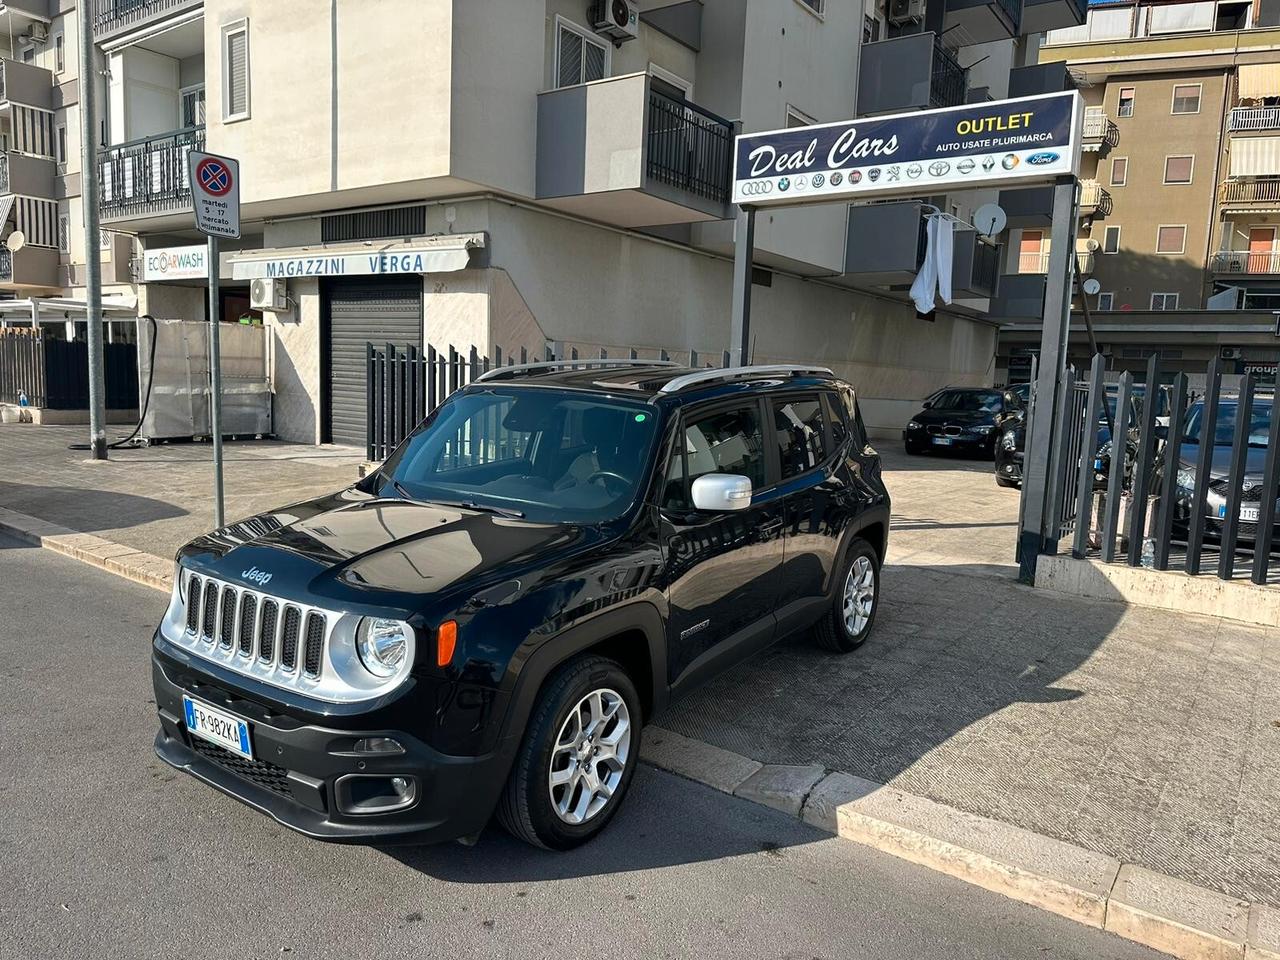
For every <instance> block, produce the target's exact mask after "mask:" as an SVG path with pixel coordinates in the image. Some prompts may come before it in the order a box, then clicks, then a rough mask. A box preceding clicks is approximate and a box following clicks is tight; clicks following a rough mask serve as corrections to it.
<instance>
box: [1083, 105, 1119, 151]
mask: <svg viewBox="0 0 1280 960" xmlns="http://www.w3.org/2000/svg"><path fill="white" fill-rule="evenodd" d="M1119 143H1120V128H1119V127H1117V126H1116V125H1115V123H1114V121H1112V119H1111V118H1110V117H1108V116H1107V115H1106V114H1103V113H1086V114H1085V115H1084V130H1083V131H1082V133H1081V137H1080V149H1081V150H1083V151H1085V152H1086V153H1096V154H1097V155H1098V159H1099V160H1101V159H1102V158H1103V157H1105V156H1106V155H1107V154H1108V153H1110V152H1111V148H1112V147H1114V146H1116V145H1117V144H1119Z"/></svg>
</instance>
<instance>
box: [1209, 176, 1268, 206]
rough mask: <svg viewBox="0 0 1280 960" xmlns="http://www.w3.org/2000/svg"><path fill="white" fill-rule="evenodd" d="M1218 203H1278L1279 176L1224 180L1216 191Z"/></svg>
mask: <svg viewBox="0 0 1280 960" xmlns="http://www.w3.org/2000/svg"><path fill="white" fill-rule="evenodd" d="M1218 202H1219V203H1240V204H1245V203H1280V176H1277V177H1238V178H1236V179H1234V180H1224V181H1222V185H1221V186H1220V187H1219V189H1218Z"/></svg>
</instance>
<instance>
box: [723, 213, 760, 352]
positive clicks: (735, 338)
mask: <svg viewBox="0 0 1280 960" xmlns="http://www.w3.org/2000/svg"><path fill="white" fill-rule="evenodd" d="M755 247H756V208H755V207H739V208H738V220H737V223H735V224H734V231H733V313H732V314H731V315H730V318H729V350H730V362H731V363H732V364H733V365H734V366H735V367H744V366H746V365H747V364H748V363H750V362H751V261H752V260H753V259H754V258H755Z"/></svg>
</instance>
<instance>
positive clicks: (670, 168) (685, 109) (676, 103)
mask: <svg viewBox="0 0 1280 960" xmlns="http://www.w3.org/2000/svg"><path fill="white" fill-rule="evenodd" d="M645 135H646V137H647V138H648V152H647V158H648V159H647V173H648V176H649V178H650V179H652V180H656V181H658V182H659V183H665V184H667V185H669V186H672V187H677V188H679V189H681V190H685V191H688V192H689V193H692V194H694V195H696V196H699V197H703V198H705V199H707V200H713V201H715V202H717V203H728V202H729V193H730V184H731V182H732V175H731V170H730V167H731V159H730V158H731V155H732V152H733V124H732V123H730V122H729V121H728V120H725V119H723V118H722V117H717V116H716V115H715V114H714V113H711V112H710V111H709V110H704V109H703V108H702V107H699V106H697V105H696V104H693V103H690V102H689V101H688V100H681V99H678V98H676V97H670V96H667V95H666V94H664V93H660V92H659V91H657V90H653V89H650V90H649V116H648V122H647V125H646V133H645Z"/></svg>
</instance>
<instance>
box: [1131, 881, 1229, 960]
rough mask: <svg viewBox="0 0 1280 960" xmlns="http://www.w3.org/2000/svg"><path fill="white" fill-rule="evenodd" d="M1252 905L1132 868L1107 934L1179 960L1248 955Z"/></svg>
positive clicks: (1227, 958)
mask: <svg viewBox="0 0 1280 960" xmlns="http://www.w3.org/2000/svg"><path fill="white" fill-rule="evenodd" d="M1248 926H1249V904H1247V903H1246V902H1244V901H1243V900H1236V899H1234V898H1232V897H1228V896H1224V895H1222V894H1216V893H1212V892H1210V891H1208V890H1205V889H1204V888H1202V887H1197V886H1193V885H1192V884H1189V883H1185V882H1183V881H1181V880H1177V879H1174V878H1172V877H1167V876H1163V875H1161V874H1158V873H1154V872H1152V871H1150V870H1145V869H1143V868H1142V867H1135V866H1132V865H1129V864H1126V865H1125V866H1124V867H1122V868H1121V870H1120V874H1119V876H1118V877H1117V878H1116V883H1115V887H1114V889H1113V890H1112V891H1111V900H1110V903H1109V904H1108V906H1107V922H1106V929H1107V930H1109V931H1111V932H1112V933H1115V934H1118V935H1119V936H1122V937H1127V938H1128V939H1130V940H1137V941H1138V942H1139V943H1145V944H1146V945H1147V946H1150V947H1154V948H1155V949H1157V950H1163V951H1164V952H1166V953H1171V954H1173V955H1174V956H1176V957H1183V958H1189V960H1190V958H1195V960H1200V958H1204V960H1229V958H1240V957H1243V956H1244V955H1245V953H1244V944H1245V937H1246V936H1247V934H1248Z"/></svg>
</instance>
